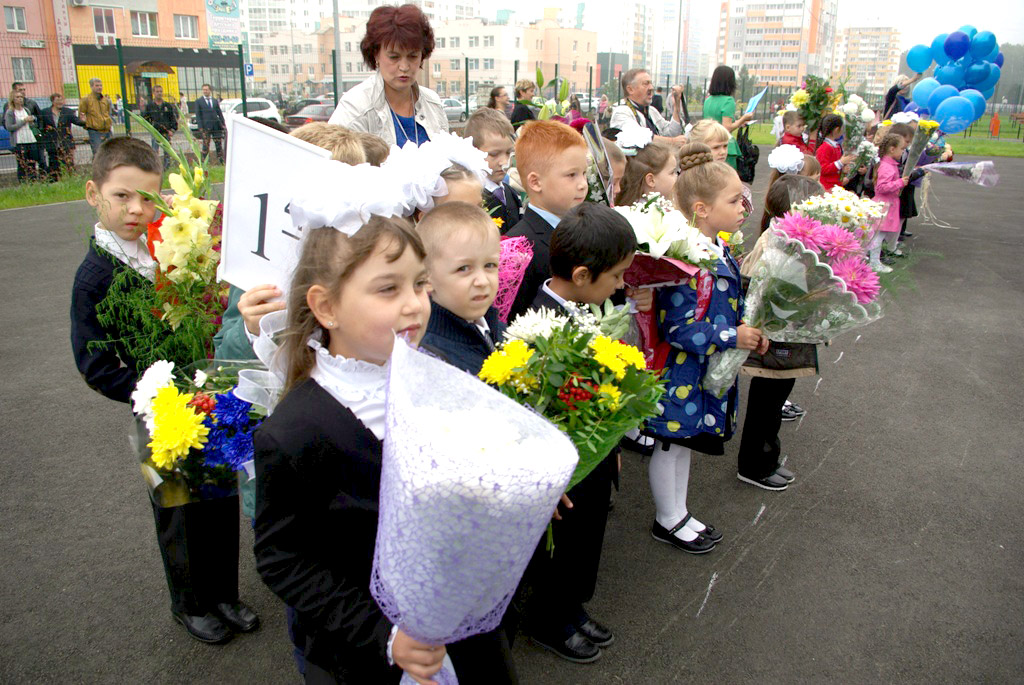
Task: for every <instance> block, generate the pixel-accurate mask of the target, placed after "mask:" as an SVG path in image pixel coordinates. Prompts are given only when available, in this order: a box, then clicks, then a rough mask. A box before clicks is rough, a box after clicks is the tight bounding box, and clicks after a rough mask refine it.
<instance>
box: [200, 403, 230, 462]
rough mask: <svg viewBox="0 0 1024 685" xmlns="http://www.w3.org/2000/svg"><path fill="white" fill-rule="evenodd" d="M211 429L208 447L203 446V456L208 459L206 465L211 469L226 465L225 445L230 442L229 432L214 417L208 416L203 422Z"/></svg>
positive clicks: (207, 441) (207, 439)
mask: <svg viewBox="0 0 1024 685" xmlns="http://www.w3.org/2000/svg"><path fill="white" fill-rule="evenodd" d="M203 423H204V424H205V425H207V426H208V427H209V428H210V432H209V433H208V434H207V437H206V445H204V446H203V456H204V457H205V458H206V465H207V466H210V467H214V466H220V465H221V464H224V463H225V462H224V444H225V443H226V442H227V440H228V436H229V434H228V431H227V430H225V429H224V428H222V427H220V426H218V425H217V424H216V423H214V421H213V417H211V416H207V417H206V420H205V421H203Z"/></svg>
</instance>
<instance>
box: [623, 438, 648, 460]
mask: <svg viewBox="0 0 1024 685" xmlns="http://www.w3.org/2000/svg"><path fill="white" fill-rule="evenodd" d="M654 442H655V441H654V438H652V437H650V436H649V435H644V434H643V433H641V434H640V435H639V436H638V437H637V439H636V440H634V439H633V438H628V437H623V438H622V440H620V441H619V446H620V447H621V448H622V449H624V450H629V451H630V452H636V453H637V454H639V455H640V456H642V457H649V456H651V455H652V454H654Z"/></svg>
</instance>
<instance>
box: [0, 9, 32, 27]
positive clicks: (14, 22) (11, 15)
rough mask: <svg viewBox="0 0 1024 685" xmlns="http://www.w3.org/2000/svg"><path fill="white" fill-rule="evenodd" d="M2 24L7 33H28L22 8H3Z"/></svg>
mask: <svg viewBox="0 0 1024 685" xmlns="http://www.w3.org/2000/svg"><path fill="white" fill-rule="evenodd" d="M4 22H5V23H6V24H7V30H8V31H28V24H26V23H25V8H24V7H4Z"/></svg>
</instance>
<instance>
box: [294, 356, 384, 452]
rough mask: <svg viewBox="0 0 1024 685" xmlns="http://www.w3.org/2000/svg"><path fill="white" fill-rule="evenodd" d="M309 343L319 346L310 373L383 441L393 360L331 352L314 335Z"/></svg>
mask: <svg viewBox="0 0 1024 685" xmlns="http://www.w3.org/2000/svg"><path fill="white" fill-rule="evenodd" d="M307 344H308V345H309V346H310V347H312V348H313V349H314V350H316V366H315V367H314V368H313V370H312V371H311V372H310V374H309V375H310V377H311V378H312V379H313V380H314V381H316V382H317V383H319V384H320V387H321V388H323V389H324V390H326V391H327V392H328V393H329V394H330V395H331V397H333V398H334V399H336V400H337V401H338V402H339V403H341V405H342V406H344V407H347V408H348V409H349V410H351V412H352V413H353V414H355V415H356V418H357V419H359V420H360V421H361V422H362V424H363V425H364V426H366V427H367V428H368V429H370V431H372V432H373V434H374V435H376V436H377V439H378V440H381V441H383V440H384V412H385V408H386V399H387V386H388V370H389V368H390V364H384V365H383V366H378V365H377V364H371V363H370V362H364V361H361V360H359V359H349V358H347V357H341V356H335V355H332V354H331V353H330V352H329V351H328V350H327V348H326V347H324V346H323V344H321V343H320V341H319V340H316V339H314V338H310V339H309V341H308V342H307Z"/></svg>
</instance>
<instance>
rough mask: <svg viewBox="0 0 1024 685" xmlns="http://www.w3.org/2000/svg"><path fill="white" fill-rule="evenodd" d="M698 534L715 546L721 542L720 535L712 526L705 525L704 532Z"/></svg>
mask: <svg viewBox="0 0 1024 685" xmlns="http://www.w3.org/2000/svg"><path fill="white" fill-rule="evenodd" d="M699 534H700V535H703V536H704V537H706V538H707V539H708V540H711V542H712V543H714V544H716V545H717V544H718V543H719V542H721V541H722V534H721V533H719V532H718V531H717V530H715V527H714V526H709V525H708V524H706V523H705V524H704V530H702V531H700V533H699Z"/></svg>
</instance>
